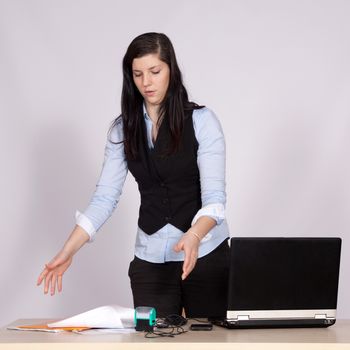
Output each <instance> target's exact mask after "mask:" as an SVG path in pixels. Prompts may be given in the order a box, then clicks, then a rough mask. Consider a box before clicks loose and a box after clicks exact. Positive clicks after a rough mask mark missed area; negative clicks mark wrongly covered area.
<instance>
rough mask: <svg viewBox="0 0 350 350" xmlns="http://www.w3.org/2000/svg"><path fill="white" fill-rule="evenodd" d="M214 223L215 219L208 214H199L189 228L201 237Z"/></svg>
mask: <svg viewBox="0 0 350 350" xmlns="http://www.w3.org/2000/svg"><path fill="white" fill-rule="evenodd" d="M215 225H216V220H214V219H213V218H211V217H210V216H201V217H200V218H198V220H197V221H196V223H195V224H194V225H193V226H192V227H191V228H190V230H191V231H194V232H195V233H196V234H197V235H198V236H199V237H200V239H203V238H204V237H205V236H206V234H207V233H208V232H209V231H210V230H211V229H212V228H213V227H214V226H215Z"/></svg>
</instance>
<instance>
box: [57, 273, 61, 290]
mask: <svg viewBox="0 0 350 350" xmlns="http://www.w3.org/2000/svg"><path fill="white" fill-rule="evenodd" d="M57 288H58V291H59V292H62V275H58V276H57Z"/></svg>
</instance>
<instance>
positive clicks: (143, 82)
mask: <svg viewBox="0 0 350 350" xmlns="http://www.w3.org/2000/svg"><path fill="white" fill-rule="evenodd" d="M150 82H151V79H150V77H149V76H148V74H145V75H144V76H143V81H142V84H143V86H147V85H149V84H150Z"/></svg>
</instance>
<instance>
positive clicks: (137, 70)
mask: <svg viewBox="0 0 350 350" xmlns="http://www.w3.org/2000/svg"><path fill="white" fill-rule="evenodd" d="M159 66H160V65H159V64H158V65H156V66H153V67H150V68H148V70H150V69H153V68H156V67H159ZM133 72H142V71H141V70H139V69H133Z"/></svg>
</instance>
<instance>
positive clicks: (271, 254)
mask: <svg viewBox="0 0 350 350" xmlns="http://www.w3.org/2000/svg"><path fill="white" fill-rule="evenodd" d="M230 243H231V244H230V250H231V256H230V275H229V288H228V309H227V314H226V318H225V319H209V320H210V321H211V322H212V323H213V324H216V325H219V326H224V327H227V328H271V327H273V328H274V327H328V326H331V325H333V324H334V323H335V320H336V308H337V296H338V280H339V266H340V250H341V239H340V238H248V237H245V238H231V242H230Z"/></svg>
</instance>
